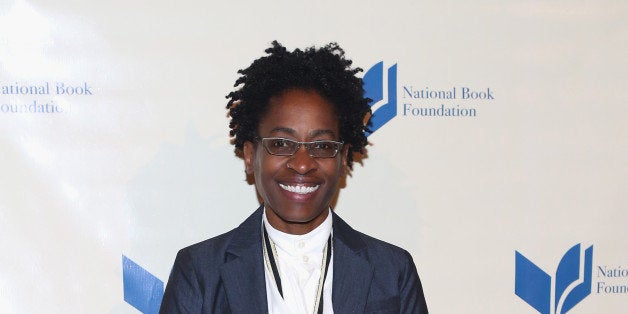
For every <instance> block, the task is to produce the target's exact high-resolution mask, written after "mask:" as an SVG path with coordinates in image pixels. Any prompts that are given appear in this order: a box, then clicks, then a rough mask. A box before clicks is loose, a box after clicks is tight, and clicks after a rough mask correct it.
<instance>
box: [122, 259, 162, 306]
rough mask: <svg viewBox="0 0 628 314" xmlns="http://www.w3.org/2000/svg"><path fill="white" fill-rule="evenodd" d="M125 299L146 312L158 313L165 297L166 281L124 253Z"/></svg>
mask: <svg viewBox="0 0 628 314" xmlns="http://www.w3.org/2000/svg"><path fill="white" fill-rule="evenodd" d="M122 278H123V279H122V280H123V284H124V301H126V303H128V304H130V305H132V306H133V307H135V308H136V309H138V310H139V311H140V312H142V313H144V314H157V313H158V312H159V307H160V305H161V299H162V298H163V297H164V283H163V281H161V280H159V278H157V277H155V276H154V275H153V274H151V273H150V272H148V271H147V270H146V269H144V268H142V266H140V265H138V264H137V263H135V262H134V261H132V260H131V259H130V258H128V257H126V256H124V255H122Z"/></svg>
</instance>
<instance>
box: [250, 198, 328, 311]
mask: <svg viewBox="0 0 628 314" xmlns="http://www.w3.org/2000/svg"><path fill="white" fill-rule="evenodd" d="M263 223H264V225H265V227H266V230H267V232H268V236H269V238H270V240H271V241H273V242H274V244H275V248H276V251H277V259H278V261H277V266H278V268H279V276H280V277H281V286H282V291H283V298H282V297H281V294H280V293H279V289H278V288H277V283H276V282H275V281H274V280H273V276H272V273H271V272H270V271H269V269H268V267H264V274H265V277H266V300H267V301H268V312H269V313H270V314H278V313H281V314H283V313H290V314H296V313H304V314H310V313H313V312H314V305H315V302H316V294H317V290H318V285H319V279H320V276H321V265H322V261H323V249H324V248H325V244H326V243H327V240H328V239H329V236H330V234H331V232H332V214H331V209H330V210H329V214H328V215H327V218H326V219H325V221H323V223H321V224H320V226H318V227H316V229H314V230H312V231H310V232H309V233H307V234H303V235H294V234H288V233H284V232H281V231H279V230H277V229H275V228H273V226H271V225H270V223H268V219H267V218H266V209H264V215H263ZM269 254H272V252H269ZM332 254H333V253H332ZM327 258H332V257H331V256H328V257H327ZM333 263H334V262H333V258H332V259H331V260H330V264H329V269H328V271H327V276H326V278H325V285H324V288H323V313H326V314H328V313H333V312H334V311H333V308H332V303H331V296H332V286H333V284H332V282H333V279H332V278H333V269H334V267H333Z"/></svg>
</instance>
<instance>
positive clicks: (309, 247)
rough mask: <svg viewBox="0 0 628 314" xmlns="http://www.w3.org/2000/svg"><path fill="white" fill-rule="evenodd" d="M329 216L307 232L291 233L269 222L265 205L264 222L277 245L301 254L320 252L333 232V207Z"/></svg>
mask: <svg viewBox="0 0 628 314" xmlns="http://www.w3.org/2000/svg"><path fill="white" fill-rule="evenodd" d="M328 210H329V213H328V215H327V218H325V220H324V221H323V223H321V224H320V225H319V226H318V227H316V228H314V230H312V231H310V232H308V233H306V234H289V233H285V232H282V231H279V230H277V229H275V228H274V227H273V226H271V225H270V223H269V222H268V218H267V217H266V208H265V207H264V214H263V218H262V220H263V223H264V226H266V231H267V232H268V237H270V239H271V240H272V241H273V242H274V243H275V246H277V247H278V248H280V249H281V250H282V251H285V252H287V253H288V254H290V255H301V254H303V253H308V252H312V253H320V252H321V251H322V250H323V248H324V247H325V244H326V243H327V239H329V235H330V234H331V232H332V221H333V219H332V213H331V208H330V209H328Z"/></svg>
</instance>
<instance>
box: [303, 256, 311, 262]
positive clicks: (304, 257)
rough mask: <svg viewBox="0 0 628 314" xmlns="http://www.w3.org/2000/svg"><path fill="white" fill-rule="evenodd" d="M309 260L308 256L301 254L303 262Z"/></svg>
mask: <svg viewBox="0 0 628 314" xmlns="http://www.w3.org/2000/svg"><path fill="white" fill-rule="evenodd" d="M309 260H310V258H309V257H307V256H305V255H303V262H305V263H307V262H308V261H309Z"/></svg>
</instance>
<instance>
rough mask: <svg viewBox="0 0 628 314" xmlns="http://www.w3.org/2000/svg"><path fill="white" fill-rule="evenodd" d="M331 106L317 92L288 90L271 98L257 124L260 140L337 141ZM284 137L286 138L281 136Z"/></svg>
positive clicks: (336, 125) (336, 120)
mask: <svg viewBox="0 0 628 314" xmlns="http://www.w3.org/2000/svg"><path fill="white" fill-rule="evenodd" d="M338 127H339V126H338V117H337V116H336V113H335V110H334V106H333V105H332V104H331V103H330V102H329V101H327V100H326V99H325V98H323V97H322V96H321V95H320V94H319V93H318V92H316V91H307V90H301V89H294V90H288V91H285V92H283V93H282V94H280V95H279V96H276V97H273V98H271V99H270V101H269V103H268V109H267V111H266V113H265V114H264V115H263V116H262V118H261V119H260V123H259V133H260V135H261V136H278V135H294V136H296V137H302V138H309V137H314V136H316V135H318V134H329V135H331V136H332V137H334V138H337V137H338ZM284 133H287V134H284Z"/></svg>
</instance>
